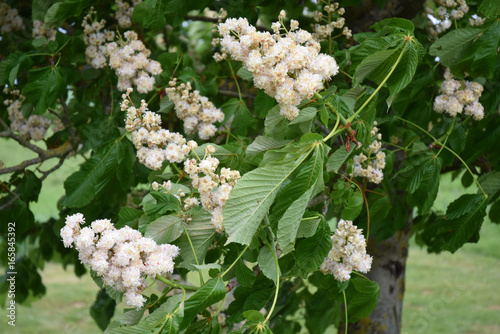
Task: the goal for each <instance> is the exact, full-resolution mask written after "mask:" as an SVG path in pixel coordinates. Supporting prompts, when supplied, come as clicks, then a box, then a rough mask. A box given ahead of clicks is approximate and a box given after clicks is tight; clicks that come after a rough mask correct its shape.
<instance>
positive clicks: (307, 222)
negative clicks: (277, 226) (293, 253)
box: [297, 216, 321, 238]
mask: <svg viewBox="0 0 500 334" xmlns="http://www.w3.org/2000/svg"><path fill="white" fill-rule="evenodd" d="M320 221H321V217H320V216H315V217H304V218H302V220H301V221H300V225H299V229H298V230H297V238H310V237H312V236H313V235H314V233H316V230H317V229H318V225H319V223H320Z"/></svg>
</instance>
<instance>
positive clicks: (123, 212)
mask: <svg viewBox="0 0 500 334" xmlns="http://www.w3.org/2000/svg"><path fill="white" fill-rule="evenodd" d="M142 214H143V212H142V210H138V209H133V208H129V207H126V206H124V207H122V208H120V212H118V222H116V224H115V227H116V228H122V227H124V226H125V225H127V226H130V227H132V226H134V225H136V224H137V223H138V222H139V218H140V217H141V216H142Z"/></svg>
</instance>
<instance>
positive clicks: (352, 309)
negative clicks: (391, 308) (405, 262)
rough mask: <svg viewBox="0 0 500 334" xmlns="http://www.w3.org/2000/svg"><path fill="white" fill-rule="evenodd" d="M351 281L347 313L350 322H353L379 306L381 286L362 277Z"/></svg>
mask: <svg viewBox="0 0 500 334" xmlns="http://www.w3.org/2000/svg"><path fill="white" fill-rule="evenodd" d="M351 283H352V287H351V285H349V288H348V292H349V293H348V294H347V295H348V296H349V298H348V299H347V303H348V307H347V313H348V316H349V322H350V323H353V322H356V321H358V320H359V319H362V318H365V317H367V316H369V315H370V313H372V311H373V310H374V309H375V307H376V306H377V302H378V297H379V293H380V288H379V286H378V284H377V283H376V282H373V281H370V280H367V279H364V278H360V277H355V278H353V279H351Z"/></svg>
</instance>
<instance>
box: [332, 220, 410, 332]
mask: <svg viewBox="0 0 500 334" xmlns="http://www.w3.org/2000/svg"><path fill="white" fill-rule="evenodd" d="M411 223H412V222H411V218H410V221H409V222H408V225H407V228H405V229H404V230H400V231H398V232H396V233H395V234H394V235H393V236H392V237H391V238H389V239H387V240H384V241H382V242H378V243H377V242H375V240H374V239H372V238H371V239H370V241H369V242H368V247H367V252H368V254H370V255H372V256H373V264H372V269H371V270H370V272H369V274H368V275H367V277H368V278H370V279H371V280H372V281H375V282H377V283H378V284H379V286H380V297H379V301H378V304H377V307H376V308H375V310H374V311H373V312H372V314H371V315H370V316H369V317H367V318H364V319H361V320H359V321H358V322H357V323H354V324H350V325H349V328H348V331H347V332H348V333H350V334H361V333H363V334H378V333H387V334H398V333H401V320H402V314H403V296H404V291H405V270H406V260H407V258H408V240H409V238H410V229H411V225H412V224H411ZM344 331H345V327H344V326H343V325H342V326H341V327H340V328H339V330H338V333H342V334H343V333H344Z"/></svg>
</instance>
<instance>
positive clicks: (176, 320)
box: [162, 311, 183, 334]
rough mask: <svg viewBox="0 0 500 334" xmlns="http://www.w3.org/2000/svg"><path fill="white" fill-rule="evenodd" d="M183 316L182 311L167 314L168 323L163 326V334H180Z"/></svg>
mask: <svg viewBox="0 0 500 334" xmlns="http://www.w3.org/2000/svg"><path fill="white" fill-rule="evenodd" d="M182 316H183V314H182V311H181V312H179V311H177V312H175V313H167V315H166V316H165V320H166V323H165V325H164V326H163V330H162V334H178V333H179V327H180V324H181V322H182Z"/></svg>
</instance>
